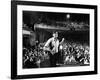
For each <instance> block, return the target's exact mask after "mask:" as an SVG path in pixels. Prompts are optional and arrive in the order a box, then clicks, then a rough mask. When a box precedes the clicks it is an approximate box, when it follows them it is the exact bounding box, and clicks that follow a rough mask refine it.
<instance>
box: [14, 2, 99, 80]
mask: <svg viewBox="0 0 100 80" xmlns="http://www.w3.org/2000/svg"><path fill="white" fill-rule="evenodd" d="M96 12H97V6H93V5H77V4H76V5H75V4H61V3H42V2H40V3H39V2H24V1H22V2H20V1H16V2H12V15H13V17H12V78H39V77H56V76H70V75H87V74H96V73H97V42H96V39H97V34H96V32H97V31H96V30H97V23H96V22H97V14H96ZM14 44H15V45H14ZM13 47H14V48H13ZM16 76H17V77H16Z"/></svg>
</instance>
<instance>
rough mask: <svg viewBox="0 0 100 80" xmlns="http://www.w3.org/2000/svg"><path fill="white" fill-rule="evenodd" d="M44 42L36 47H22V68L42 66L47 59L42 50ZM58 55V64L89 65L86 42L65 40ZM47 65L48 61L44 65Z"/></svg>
mask: <svg viewBox="0 0 100 80" xmlns="http://www.w3.org/2000/svg"><path fill="white" fill-rule="evenodd" d="M44 44H45V43H40V44H39V45H38V46H36V47H31V48H25V47H24V48H23V68H37V67H42V66H41V63H42V62H45V61H47V60H49V55H48V53H47V52H45V51H44V50H43V46H44ZM59 52H60V55H61V56H60V57H59V61H58V64H62V66H63V65H64V66H67V65H89V64H90V53H89V46H88V45H87V44H80V43H77V42H71V41H67V42H65V43H64V44H62V45H60V47H59ZM46 65H47V67H49V65H48V63H47V64H45V66H46Z"/></svg>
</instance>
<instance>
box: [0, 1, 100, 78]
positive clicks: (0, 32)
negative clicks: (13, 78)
mask: <svg viewBox="0 0 100 80" xmlns="http://www.w3.org/2000/svg"><path fill="white" fill-rule="evenodd" d="M34 1H45V2H58V3H74V4H92V5H98V14H100V5H99V3H100V0H34ZM10 5H11V3H10V0H0V80H10V67H11V66H10V65H11V48H10V47H11V11H10V10H11V9H10V8H11V6H10ZM98 21H100V15H99V16H98ZM99 26H100V23H99V22H98V34H100V27H99ZM98 41H100V37H99V38H98ZM98 44H100V42H98ZM99 53H100V45H98V67H100V54H99ZM98 73H99V74H98V75H84V76H67V77H55V78H41V79H34V80H100V68H99V72H98ZM25 80H29V79H25ZM31 80H32V79H31Z"/></svg>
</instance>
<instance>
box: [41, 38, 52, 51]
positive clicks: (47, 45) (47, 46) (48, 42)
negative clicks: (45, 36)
mask: <svg viewBox="0 0 100 80" xmlns="http://www.w3.org/2000/svg"><path fill="white" fill-rule="evenodd" d="M50 42H51V39H49V40H48V41H47V42H46V43H45V45H44V48H43V49H44V50H47V51H50V47H49V44H50Z"/></svg>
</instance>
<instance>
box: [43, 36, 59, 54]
mask: <svg viewBox="0 0 100 80" xmlns="http://www.w3.org/2000/svg"><path fill="white" fill-rule="evenodd" d="M50 43H51V46H52V47H53V49H52V50H53V51H54V52H55V53H57V52H58V47H59V40H58V39H57V40H55V39H54V37H52V38H50V39H49V40H48V41H47V42H46V44H45V46H44V49H45V50H46V48H49V49H50Z"/></svg>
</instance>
